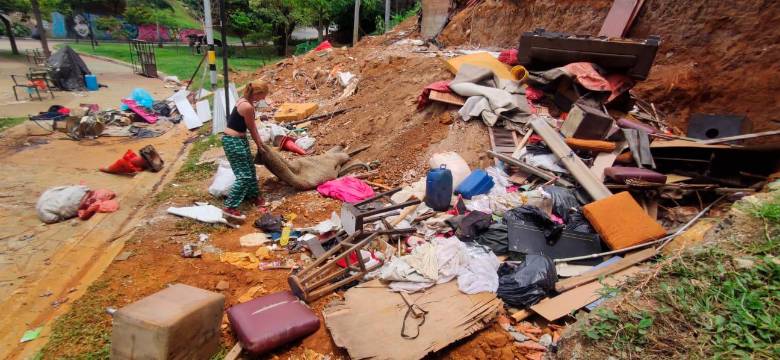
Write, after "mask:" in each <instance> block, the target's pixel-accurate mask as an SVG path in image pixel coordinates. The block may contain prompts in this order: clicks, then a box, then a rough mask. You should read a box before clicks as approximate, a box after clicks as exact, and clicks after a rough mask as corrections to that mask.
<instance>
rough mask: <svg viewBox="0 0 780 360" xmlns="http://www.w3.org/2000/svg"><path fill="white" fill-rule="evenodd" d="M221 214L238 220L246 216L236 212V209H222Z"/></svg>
mask: <svg viewBox="0 0 780 360" xmlns="http://www.w3.org/2000/svg"><path fill="white" fill-rule="evenodd" d="M222 213H224V214H225V215H227V216H228V217H231V218H233V219H239V220H244V219H246V216H245V215H243V214H241V212H240V211H238V209H236V208H224V209H223V210H222Z"/></svg>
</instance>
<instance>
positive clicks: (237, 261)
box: [219, 252, 260, 270]
mask: <svg viewBox="0 0 780 360" xmlns="http://www.w3.org/2000/svg"><path fill="white" fill-rule="evenodd" d="M219 261H221V262H226V263H228V264H230V265H234V266H238V267H240V268H244V269H248V270H254V269H257V268H258V266H259V265H260V260H258V259H257V257H256V256H255V255H254V254H252V253H248V252H225V253H222V255H220V256H219Z"/></svg>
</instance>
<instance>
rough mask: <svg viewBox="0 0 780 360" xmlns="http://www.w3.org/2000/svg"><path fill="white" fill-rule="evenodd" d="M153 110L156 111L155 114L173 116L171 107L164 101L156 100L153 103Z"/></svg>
mask: <svg viewBox="0 0 780 360" xmlns="http://www.w3.org/2000/svg"><path fill="white" fill-rule="evenodd" d="M152 111H154V113H155V114H157V115H160V116H165V117H168V116H171V108H170V107H169V106H168V104H167V103H165V102H164V101H158V102H155V103H154V104H153V105H152Z"/></svg>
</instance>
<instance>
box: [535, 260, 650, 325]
mask: <svg viewBox="0 0 780 360" xmlns="http://www.w3.org/2000/svg"><path fill="white" fill-rule="evenodd" d="M638 272H639V268H638V267H636V266H632V267H630V268H628V269H625V270H623V271H621V272H619V273H617V274H614V275H611V276H608V277H606V278H604V281H603V283H604V284H605V285H606V286H618V285H620V284H622V283H623V282H625V281H626V279H627V278H629V277H630V276H633V275H636V274H637V273H638ZM603 287H604V285H602V282H599V281H593V282H590V283H588V284H586V285H583V286H580V287H578V288H575V289H573V290H569V291H567V292H565V293H563V294H560V295H558V296H556V297H553V298H549V299H544V300H542V301H540V302H539V303H538V304H536V305H534V306H531V310H533V311H534V312H535V313H537V314H539V315H540V316H542V317H543V318H545V319H547V321H555V320H558V319H560V318H562V317H564V316H566V315H568V314H570V313H571V312H572V311H574V310H577V309H579V308H581V307H583V306H585V305H588V304H590V303H592V302H594V301H596V300H598V299H599V298H601V295H600V294H599V291H601V289H602V288H603Z"/></svg>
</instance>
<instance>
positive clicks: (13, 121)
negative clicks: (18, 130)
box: [0, 117, 27, 132]
mask: <svg viewBox="0 0 780 360" xmlns="http://www.w3.org/2000/svg"><path fill="white" fill-rule="evenodd" d="M25 120H27V118H26V117H9V118H0V132H3V131H5V130H7V129H10V128H12V127H14V126H16V125H19V124H21V123H23V122H24V121H25Z"/></svg>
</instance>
